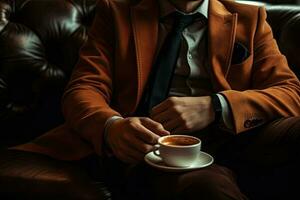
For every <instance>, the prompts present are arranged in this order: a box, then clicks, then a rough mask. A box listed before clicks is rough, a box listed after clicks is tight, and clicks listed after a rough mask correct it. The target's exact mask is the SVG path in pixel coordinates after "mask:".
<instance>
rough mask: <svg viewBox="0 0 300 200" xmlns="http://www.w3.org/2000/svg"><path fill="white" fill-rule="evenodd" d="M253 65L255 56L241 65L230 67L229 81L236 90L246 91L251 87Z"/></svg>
mask: <svg viewBox="0 0 300 200" xmlns="http://www.w3.org/2000/svg"><path fill="white" fill-rule="evenodd" d="M252 65H253V55H252V54H251V55H249V57H248V58H247V59H246V60H244V61H243V62H241V63H237V64H232V65H231V66H230V69H229V72H228V75H227V81H228V83H229V85H230V86H231V88H232V89H234V90H240V91H242V90H246V89H249V88H250V85H251V71H252Z"/></svg>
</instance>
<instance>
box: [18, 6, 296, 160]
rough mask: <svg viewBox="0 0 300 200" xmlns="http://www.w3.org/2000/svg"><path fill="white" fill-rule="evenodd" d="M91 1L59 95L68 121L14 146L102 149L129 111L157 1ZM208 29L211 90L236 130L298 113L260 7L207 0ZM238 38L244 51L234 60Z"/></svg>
mask: <svg viewBox="0 0 300 200" xmlns="http://www.w3.org/2000/svg"><path fill="white" fill-rule="evenodd" d="M96 9H97V12H96V17H95V20H94V23H93V25H92V27H91V29H90V31H89V39H88V41H87V42H86V43H85V45H84V46H83V48H82V49H81V53H80V59H79V62H78V64H77V66H76V67H75V69H74V72H73V75H72V77H71V80H70V82H69V84H68V86H67V88H66V90H65V93H64V96H63V100H62V104H63V113H64V116H65V119H66V123H65V124H63V125H61V126H59V127H57V128H55V129H53V130H51V131H49V132H48V133H46V134H44V135H42V136H41V137H39V138H37V139H36V140H34V141H32V142H30V143H27V144H24V145H21V146H18V147H14V149H19V150H25V151H33V152H38V153H43V154H47V155H49V156H52V157H54V158H57V159H63V160H76V159H80V158H82V157H84V156H87V155H88V154H90V153H92V152H96V153H97V154H99V155H101V154H102V153H103V152H102V149H103V148H102V147H103V127H104V124H105V122H106V120H107V119H108V118H110V117H111V116H113V115H120V116H123V117H127V116H132V115H133V114H134V111H135V109H136V108H137V105H138V102H139V101H140V99H141V96H142V93H143V90H144V88H145V84H146V82H147V78H148V77H149V73H150V71H151V68H152V64H153V60H154V54H155V51H156V45H157V37H158V19H159V7H158V3H157V1H156V0H142V1H140V2H137V3H135V4H134V3H132V1H130V0H100V1H99V2H98V3H97V7H96ZM207 37H208V55H209V57H208V60H209V63H210V66H209V69H210V77H211V80H212V83H213V88H214V92H219V93H222V94H223V95H224V96H225V98H226V99H227V101H228V103H229V105H230V108H231V111H232V117H233V124H234V131H235V132H236V133H241V132H244V131H246V130H249V129H251V128H253V127H256V126H259V125H261V124H263V123H265V122H268V121H270V120H272V119H275V118H278V117H285V116H296V115H299V114H300V98H299V96H300V95H299V94H300V85H299V81H298V79H297V78H296V76H295V75H294V74H293V73H292V72H291V70H290V69H289V67H288V64H287V61H286V59H285V57H284V56H283V55H282V54H281V53H280V51H279V50H278V47H277V44H276V42H275V40H274V39H273V35H272V31H271V28H270V26H269V25H268V24H267V22H266V12H265V9H264V8H261V7H256V6H248V5H247V6H246V5H242V4H238V3H236V2H234V1H230V0H210V1H209V19H208V36H207ZM236 43H239V44H243V46H245V47H246V48H247V49H248V51H249V52H250V56H249V57H248V58H247V59H246V60H244V61H243V62H241V63H238V64H234V65H232V64H231V63H232V62H231V59H232V54H233V49H234V44H236ZM120 131H121V130H120Z"/></svg>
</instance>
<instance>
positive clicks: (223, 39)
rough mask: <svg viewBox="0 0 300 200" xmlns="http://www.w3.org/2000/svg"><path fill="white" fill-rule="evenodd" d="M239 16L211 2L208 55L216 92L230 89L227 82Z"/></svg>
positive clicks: (215, 0)
mask: <svg viewBox="0 0 300 200" xmlns="http://www.w3.org/2000/svg"><path fill="white" fill-rule="evenodd" d="M236 25H237V14H236V13H234V14H232V13H230V12H228V11H227V10H226V8H225V7H224V5H223V4H222V3H221V2H219V1H217V0H210V5H209V19H208V53H209V62H210V65H211V69H212V71H211V72H212V78H213V81H212V82H213V85H214V89H215V91H221V90H224V89H230V86H229V84H228V83H227V81H226V77H227V74H228V71H229V67H230V63H231V54H232V50H233V46H234V40H235V34H236Z"/></svg>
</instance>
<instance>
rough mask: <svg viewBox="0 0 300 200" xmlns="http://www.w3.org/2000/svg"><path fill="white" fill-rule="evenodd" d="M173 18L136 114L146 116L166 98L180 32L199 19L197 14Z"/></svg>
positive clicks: (177, 15)
mask: <svg viewBox="0 0 300 200" xmlns="http://www.w3.org/2000/svg"><path fill="white" fill-rule="evenodd" d="M173 16H174V24H173V26H172V30H171V31H170V32H169V34H168V35H167V36H166V38H165V41H164V43H163V45H162V47H161V49H160V51H159V54H158V56H157V60H156V62H155V64H154V69H153V70H154V71H152V74H151V76H150V78H149V81H148V88H147V89H146V91H145V94H144V99H142V101H141V103H140V105H139V108H138V114H141V115H148V114H149V112H150V110H151V109H152V108H153V107H154V106H155V105H157V104H159V103H161V102H162V101H163V100H165V99H166V98H167V96H168V93H169V89H170V83H171V79H172V76H173V73H174V69H175V66H176V61H177V58H178V54H179V50H180V44H181V40H182V31H183V30H184V29H185V28H186V27H187V26H188V25H190V24H192V23H193V22H194V21H195V19H196V18H199V14H194V15H183V14H180V13H174V14H173Z"/></svg>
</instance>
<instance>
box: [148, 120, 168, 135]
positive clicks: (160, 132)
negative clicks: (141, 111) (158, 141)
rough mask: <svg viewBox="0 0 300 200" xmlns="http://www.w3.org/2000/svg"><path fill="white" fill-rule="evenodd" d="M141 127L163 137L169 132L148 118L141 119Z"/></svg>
mask: <svg viewBox="0 0 300 200" xmlns="http://www.w3.org/2000/svg"><path fill="white" fill-rule="evenodd" d="M142 125H143V126H145V127H146V128H147V129H149V130H150V131H152V132H153V133H154V134H156V135H159V136H163V135H169V134H170V133H169V131H167V130H165V129H164V127H163V125H162V124H161V123H158V122H156V121H154V120H152V119H150V118H143V119H142Z"/></svg>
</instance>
